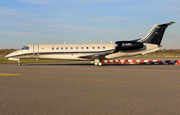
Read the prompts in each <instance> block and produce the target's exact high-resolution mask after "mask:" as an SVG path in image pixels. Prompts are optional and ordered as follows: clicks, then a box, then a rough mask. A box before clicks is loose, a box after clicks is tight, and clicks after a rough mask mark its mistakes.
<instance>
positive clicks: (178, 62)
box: [102, 60, 180, 65]
mask: <svg viewBox="0 0 180 115" xmlns="http://www.w3.org/2000/svg"><path fill="white" fill-rule="evenodd" d="M102 63H118V64H153V65H180V60H103V61H102Z"/></svg>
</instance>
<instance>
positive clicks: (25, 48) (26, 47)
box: [21, 46, 29, 50]
mask: <svg viewBox="0 0 180 115" xmlns="http://www.w3.org/2000/svg"><path fill="white" fill-rule="evenodd" d="M21 50H29V46H24V47H23V48H21Z"/></svg>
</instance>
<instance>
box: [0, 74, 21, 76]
mask: <svg viewBox="0 0 180 115" xmlns="http://www.w3.org/2000/svg"><path fill="white" fill-rule="evenodd" d="M13 75H22V74H9V73H0V76H13Z"/></svg>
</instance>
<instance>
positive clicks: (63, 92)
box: [0, 61, 180, 115]
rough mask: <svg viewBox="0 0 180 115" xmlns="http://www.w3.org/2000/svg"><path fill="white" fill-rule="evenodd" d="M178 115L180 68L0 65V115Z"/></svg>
mask: <svg viewBox="0 0 180 115" xmlns="http://www.w3.org/2000/svg"><path fill="white" fill-rule="evenodd" d="M11 114H13V115H42V114H43V115H120V114H121V115H147V114H149V115H152V114H155V115H179V114H180V66H176V65H120V64H105V65H104V66H102V67H99V66H94V65H92V64H89V62H87V61H82V62H80V61H69V62H53V63H36V64H22V66H17V65H16V64H0V115H11Z"/></svg>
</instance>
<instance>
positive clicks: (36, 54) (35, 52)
mask: <svg viewBox="0 0 180 115" xmlns="http://www.w3.org/2000/svg"><path fill="white" fill-rule="evenodd" d="M33 56H34V57H36V56H39V44H34V45H33Z"/></svg>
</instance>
